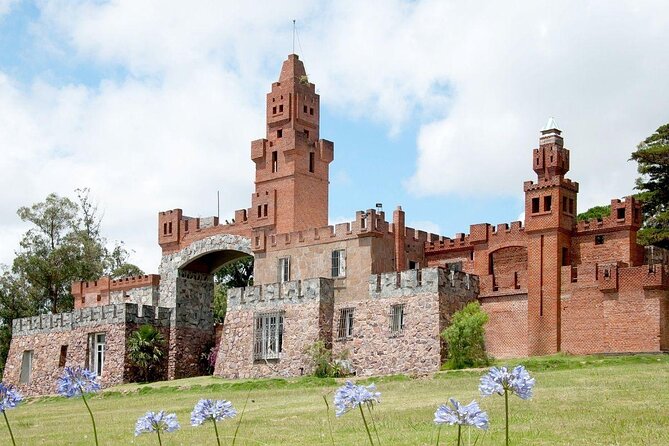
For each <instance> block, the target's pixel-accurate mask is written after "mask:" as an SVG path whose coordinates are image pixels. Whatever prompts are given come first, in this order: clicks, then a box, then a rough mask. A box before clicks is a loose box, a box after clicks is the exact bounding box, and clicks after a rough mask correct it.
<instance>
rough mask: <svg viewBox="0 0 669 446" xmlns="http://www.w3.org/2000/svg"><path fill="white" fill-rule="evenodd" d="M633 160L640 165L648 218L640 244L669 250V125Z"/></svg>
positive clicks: (640, 184) (640, 147)
mask: <svg viewBox="0 0 669 446" xmlns="http://www.w3.org/2000/svg"><path fill="white" fill-rule="evenodd" d="M631 159H633V160H634V161H636V162H637V164H638V166H637V170H638V172H639V178H637V180H636V189H637V190H639V191H640V192H639V194H638V195H637V198H639V199H640V200H641V201H642V202H643V213H644V218H645V221H644V226H643V228H641V230H639V232H638V235H637V236H638V241H639V243H641V244H643V245H648V244H650V245H656V246H660V247H662V248H669V124H665V125H663V126H661V127H659V128H658V129H657V130H656V131H655V133H653V134H652V135H650V136H649V137H648V138H646V139H645V140H644V141H643V142H641V143H640V144H639V145H638V146H637V150H636V151H635V152H633V153H632V158H631Z"/></svg>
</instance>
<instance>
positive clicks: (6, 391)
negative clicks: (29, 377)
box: [0, 382, 23, 412]
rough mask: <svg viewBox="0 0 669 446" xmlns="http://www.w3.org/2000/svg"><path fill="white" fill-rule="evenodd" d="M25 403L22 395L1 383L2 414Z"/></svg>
mask: <svg viewBox="0 0 669 446" xmlns="http://www.w3.org/2000/svg"><path fill="white" fill-rule="evenodd" d="M21 401H23V397H22V396H21V394H20V393H19V392H18V390H16V389H15V388H14V387H13V386H11V385H5V384H4V383H1V382H0V412H4V411H5V410H7V409H13V408H15V407H16V405H17V404H19V403H20V402H21Z"/></svg>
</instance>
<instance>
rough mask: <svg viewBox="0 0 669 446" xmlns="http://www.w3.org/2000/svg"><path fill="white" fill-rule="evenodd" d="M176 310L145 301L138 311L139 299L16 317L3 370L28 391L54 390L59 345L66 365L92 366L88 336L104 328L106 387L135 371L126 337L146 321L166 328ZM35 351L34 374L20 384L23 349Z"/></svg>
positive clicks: (103, 378) (9, 379)
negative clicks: (129, 357) (149, 305)
mask: <svg viewBox="0 0 669 446" xmlns="http://www.w3.org/2000/svg"><path fill="white" fill-rule="evenodd" d="M171 314H172V310H171V309H169V308H157V309H156V308H155V307H147V306H145V307H144V311H143V314H142V315H139V312H138V306H137V305H135V304H114V305H107V306H103V307H91V308H83V309H79V310H74V311H73V312H71V313H59V314H48V315H41V316H34V317H29V318H22V319H15V320H14V321H13V327H12V328H13V330H12V343H11V348H10V351H9V354H8V357H7V364H6V367H5V372H4V380H5V382H8V383H11V384H14V385H16V386H17V387H18V388H19V389H20V390H21V391H22V392H23V393H24V394H25V395H43V394H50V393H55V391H56V380H57V378H58V377H59V376H60V375H61V374H62V372H63V367H61V348H62V347H63V346H66V349H67V350H66V354H65V357H64V363H63V364H62V365H63V366H70V367H72V366H80V367H90V364H89V363H88V361H89V356H88V355H89V352H88V336H89V334H93V333H105V334H106V340H105V363H104V368H103V373H102V376H101V377H100V382H101V384H102V385H103V387H108V386H112V385H116V384H120V383H123V382H126V381H128V380H129V379H130V378H131V377H132V374H133V371H132V370H131V367H130V366H129V364H128V361H127V357H126V341H127V337H128V336H129V335H130V333H131V332H132V331H134V330H136V329H137V328H138V327H139V326H140V325H142V324H152V325H156V326H158V327H159V329H160V330H162V331H163V332H164V334H165V335H168V333H167V332H165V327H167V326H168V325H169V320H170V317H171ZM28 350H32V351H33V362H32V370H31V379H30V382H29V383H28V384H20V382H19V380H20V373H21V362H22V358H23V352H24V351H28Z"/></svg>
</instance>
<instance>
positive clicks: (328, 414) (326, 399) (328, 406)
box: [323, 395, 335, 446]
mask: <svg viewBox="0 0 669 446" xmlns="http://www.w3.org/2000/svg"><path fill="white" fill-rule="evenodd" d="M323 401H325V414H326V416H327V417H328V428H330V440H332V446H335V441H334V435H332V420H331V419H330V404H328V398H327V396H326V395H323Z"/></svg>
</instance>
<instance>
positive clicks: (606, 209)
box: [576, 204, 611, 221]
mask: <svg viewBox="0 0 669 446" xmlns="http://www.w3.org/2000/svg"><path fill="white" fill-rule="evenodd" d="M609 215H611V205H610V204H607V205H606V206H594V207H591V208H590V209H588V210H587V211H585V212H581V213H580V214H578V215H577V216H576V220H577V221H583V220H590V219H592V218H596V219H599V220H601V219H603V218H605V217H608V216H609Z"/></svg>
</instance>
